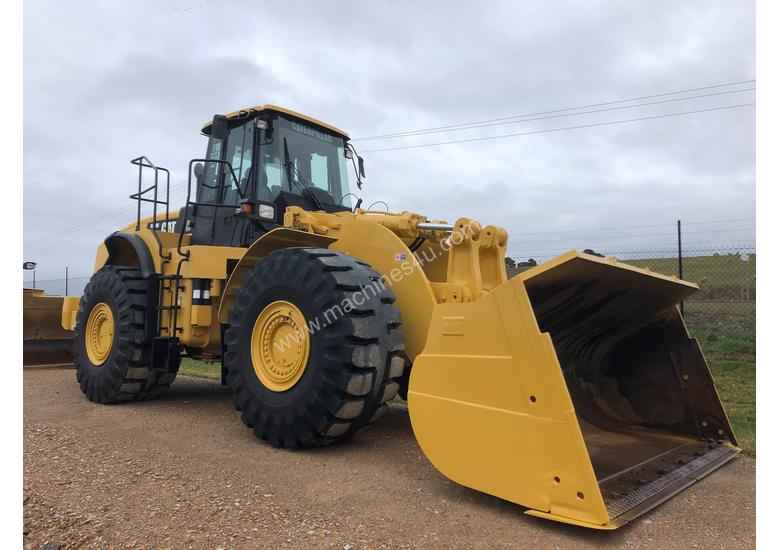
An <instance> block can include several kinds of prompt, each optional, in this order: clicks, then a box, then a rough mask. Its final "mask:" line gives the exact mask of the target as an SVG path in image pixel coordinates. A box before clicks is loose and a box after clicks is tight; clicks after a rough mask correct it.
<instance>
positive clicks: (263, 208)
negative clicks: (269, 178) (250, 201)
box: [257, 204, 276, 220]
mask: <svg viewBox="0 0 780 550" xmlns="http://www.w3.org/2000/svg"><path fill="white" fill-rule="evenodd" d="M275 214H276V211H275V209H274V207H273V206H271V205H270V204H258V205H257V216H258V217H260V218H265V219H267V220H272V219H274V217H275V216H274V215H275Z"/></svg>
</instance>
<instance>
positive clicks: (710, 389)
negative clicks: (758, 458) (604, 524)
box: [525, 256, 736, 521]
mask: <svg viewBox="0 0 780 550" xmlns="http://www.w3.org/2000/svg"><path fill="white" fill-rule="evenodd" d="M525 286H526V289H527V291H528V294H529V297H530V300H531V304H532V306H533V309H534V313H535V315H536V318H537V321H538V324H539V329H540V330H541V331H542V332H546V333H549V335H550V337H551V339H552V342H553V345H554V347H555V351H556V354H557V356H558V361H559V364H560V366H561V369H562V370H563V374H564V378H565V380H566V386H567V389H568V390H569V394H570V395H571V399H572V403H573V405H574V409H575V412H576V413H577V418H578V421H579V424H580V429H581V432H582V435H583V438H584V440H585V445H586V447H587V449H588V454H589V456H590V460H591V463H592V466H593V469H594V472H595V474H596V478H597V479H598V481H599V484H600V487H601V491H602V496H603V498H604V501H605V503H606V504H607V509H608V512H609V514H610V517H612V518H616V517H618V516H624V518H623V519H624V520H625V521H628V519H630V518H631V517H635V516H636V515H638V514H639V513H641V512H642V511H644V510H646V509H647V508H649V507H652V506H655V505H656V504H658V503H660V502H662V501H663V500H665V499H666V498H669V497H670V496H671V495H673V494H674V493H676V492H678V491H679V490H682V488H684V487H686V486H687V485H690V483H692V482H693V481H695V479H694V478H695V476H696V475H699V476H700V475H703V472H704V473H706V472H707V471H711V470H712V469H714V468H715V467H717V466H718V465H720V464H721V463H723V462H725V461H726V460H728V459H729V458H731V457H732V456H733V454H734V452H735V451H736V450H735V449H734V448H733V447H731V445H734V446H735V445H736V440H735V438H734V435H733V433H732V431H731V428H730V427H729V423H728V420H727V418H726V416H725V413H724V412H723V408H722V406H721V404H720V400H719V399H718V396H717V393H716V391H715V388H714V385H713V383H712V378H711V376H710V373H709V369H708V368H707V365H706V362H705V361H704V358H703V357H702V355H701V351H700V349H699V347H698V344H697V343H696V341H695V340H693V339H691V338H690V337H689V335H688V332H687V330H686V328H685V324H684V322H683V321H682V318H681V316H680V313H679V310H678V309H677V307H676V306H677V304H678V303H679V302H680V301H681V300H683V299H684V298H686V297H687V296H688V295H690V294H691V293H692V292H694V291H695V290H696V289H695V287H693V286H692V285H689V284H687V283H682V282H679V281H675V280H671V279H669V278H665V277H659V276H655V275H653V274H650V273H645V272H641V271H638V270H635V269H630V268H627V267H625V266H621V265H620V264H610V263H608V262H604V261H594V260H590V259H588V258H584V257H581V256H577V257H575V258H573V259H571V260H569V261H567V262H565V263H562V264H559V265H557V266H554V267H552V268H550V269H548V270H545V271H541V272H539V273H537V274H535V275H533V276H531V277H529V278H528V279H527V280H526V281H525ZM724 443H729V444H731V445H724Z"/></svg>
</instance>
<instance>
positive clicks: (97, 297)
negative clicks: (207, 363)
mask: <svg viewBox="0 0 780 550" xmlns="http://www.w3.org/2000/svg"><path fill="white" fill-rule="evenodd" d="M146 284H147V283H146V280H145V279H144V278H143V276H142V275H141V272H140V271H139V270H137V269H135V268H128V267H116V266H106V267H104V268H102V269H101V270H99V271H98V272H97V273H95V274H94V275H93V276H92V278H91V279H90V281H89V284H87V287H86V288H85V289H84V295H83V296H82V297H81V301H80V303H79V311H78V315H77V317H76V328H75V330H74V333H73V340H74V346H75V356H76V357H75V360H74V364H75V367H76V379H77V380H78V382H79V385H80V386H81V391H82V392H84V395H86V396H87V399H89V400H90V401H94V402H96V403H115V402H121V401H133V400H141V399H148V398H150V397H155V396H157V395H160V394H161V393H163V392H164V391H165V390H166V389H167V388H168V386H170V384H171V383H172V382H173V380H174V379H175V378H176V372H169V373H158V372H156V371H154V370H152V369H151V366H150V362H151V342H150V341H149V340H148V338H147V336H146V335H147V331H146V310H147V308H150V307H154V304H149V303H148V295H147V291H146ZM96 309H97V310H98V313H102V314H103V316H104V317H105V318H106V319H108V320H107V321H105V324H106V327H105V330H106V331H109V330H111V326H113V338H111V344H110V351H108V350H107V347H106V349H100V348H95V347H94V345H92V347H91V348H89V346H90V345H91V344H89V342H88V341H89V340H90V338H94V330H91V329H92V326H91V325H89V323H90V316H91V315H92V313H93V311H95V310H96ZM107 310H110V313H108V311H107ZM88 348H89V349H88ZM99 352H107V354H106V356H105V358H103V357H100V355H101V353H99ZM96 355H97V357H96ZM180 360H181V357H179V360H178V361H177V363H176V365H175V367H176V370H178V368H179V364H178V363H179V361H180Z"/></svg>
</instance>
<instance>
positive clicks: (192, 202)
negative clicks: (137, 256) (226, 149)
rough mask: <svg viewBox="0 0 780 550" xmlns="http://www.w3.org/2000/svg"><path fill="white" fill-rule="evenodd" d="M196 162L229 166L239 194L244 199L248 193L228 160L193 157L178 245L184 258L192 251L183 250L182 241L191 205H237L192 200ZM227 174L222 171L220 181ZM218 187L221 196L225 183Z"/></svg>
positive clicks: (189, 169) (189, 168) (188, 175)
mask: <svg viewBox="0 0 780 550" xmlns="http://www.w3.org/2000/svg"><path fill="white" fill-rule="evenodd" d="M196 162H203V163H205V164H208V163H209V162H211V163H215V164H220V165H225V166H227V167H228V170H230V176H231V177H232V178H233V182H234V183H235V184H236V189H237V190H238V194H239V195H240V196H241V198H242V199H244V198H245V197H246V194H245V191H246V189H244V190H243V191H242V190H241V186H240V184H239V183H238V178H236V173H235V171H233V166H232V165H231V164H230V163H229V162H228V161H226V160H218V159H192V160H190V163H189V166H188V170H187V201H186V203H185V205H184V218H183V219H182V223H181V229H180V232H179V242H178V245H177V246H176V252H177V253H178V254H179V255H180V256H182V257H184V258H189V257H190V251H189V250H182V249H181V247H182V242H183V241H184V230H185V228H186V227H187V219H188V216H189V207H190V205H194V206H207V207H214V208H219V207H229V208H234V207H235V206H236V205H235V204H223V203H218V202H214V203H203V202H198V201H192V200H190V197H192V165H193V164H194V163H196ZM225 174H226V172H224V171H222V173H221V174H220V183H221V182H222V177H223V176H224V175H225ZM248 185H249V181H248V180H247V186H248ZM217 188H218V189H219V191H220V192H218V193H217V196H218V197H219V196H220V195H221V194H222V193H221V190H222V188H224V185H218V186H217Z"/></svg>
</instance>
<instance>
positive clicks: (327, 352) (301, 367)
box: [224, 248, 404, 448]
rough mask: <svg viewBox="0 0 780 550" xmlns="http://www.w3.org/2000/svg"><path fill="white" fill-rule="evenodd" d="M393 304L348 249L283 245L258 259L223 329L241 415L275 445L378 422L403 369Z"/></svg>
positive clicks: (344, 433) (309, 442) (335, 437)
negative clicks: (348, 253) (346, 250)
mask: <svg viewBox="0 0 780 550" xmlns="http://www.w3.org/2000/svg"><path fill="white" fill-rule="evenodd" d="M394 302H395V296H394V295H393V293H392V292H391V291H390V290H389V289H388V288H386V287H385V286H384V285H383V284H382V283H381V278H380V275H379V273H377V272H376V271H374V270H373V269H371V268H370V267H369V266H368V265H367V264H365V263H363V262H360V261H358V260H356V259H354V258H352V257H350V256H347V255H346V254H341V253H339V252H334V251H331V250H327V249H321V248H288V249H283V250H278V251H275V252H272V253H271V254H269V255H268V256H267V257H265V258H264V259H262V260H260V261H259V262H258V263H257V264H256V265H255V267H254V268H253V269H252V271H250V272H249V273H248V274H247V276H246V278H245V280H244V282H243V285H242V286H241V288H240V289H239V291H238V293H237V294H236V298H235V305H234V307H233V309H232V310H231V312H230V325H229V328H228V330H227V331H226V334H225V343H226V352H225V356H224V364H225V366H226V368H227V371H228V373H227V380H228V384H229V385H230V387H231V388H232V390H233V402H234V404H235V406H236V408H237V409H238V410H240V411H241V419H242V420H243V422H244V423H245V424H246V425H247V426H248V427H249V428H252V430H253V432H254V434H255V435H256V436H257V437H259V438H261V439H264V440H268V441H269V442H270V443H271V444H272V445H274V446H276V447H288V448H297V447H307V446H313V445H327V444H330V443H334V442H336V441H340V440H345V439H348V438H349V437H351V436H352V435H354V434H355V433H357V432H358V431H360V430H362V429H363V428H365V427H367V426H368V425H370V424H372V423H373V422H375V421H376V420H377V419H379V418H380V417H381V416H382V415H383V414H384V413H385V412H386V410H387V402H388V401H390V400H392V399H393V398H394V397H395V395H396V392H397V391H398V383H397V380H398V378H399V377H400V376H401V375H402V373H403V369H404V359H403V358H402V356H401V353H402V352H403V350H404V340H403V334H402V333H401V331H400V330H399V329H398V327H399V325H400V324H401V313H400V311H399V310H398V308H396V307H395V306H394V305H393V303H394ZM347 303H351V304H352V305H353V306H354V307H346V305H345V304H347ZM285 341H286V342H287V344H285V345H281V346H280V345H279V343H280V342H282V343H283V342H285ZM285 346H286V347H285Z"/></svg>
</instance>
